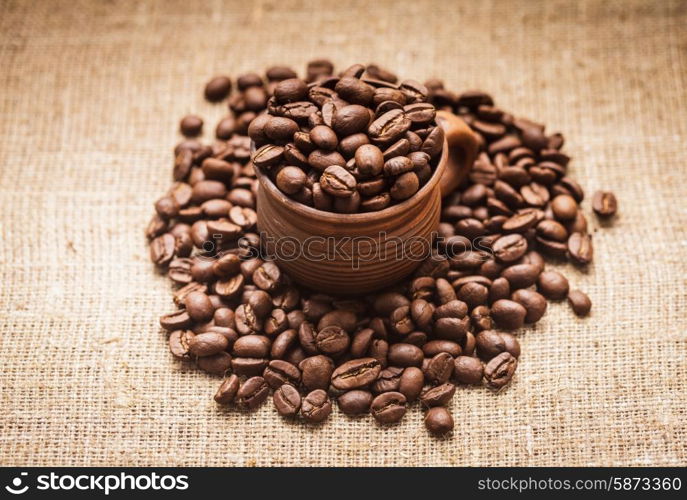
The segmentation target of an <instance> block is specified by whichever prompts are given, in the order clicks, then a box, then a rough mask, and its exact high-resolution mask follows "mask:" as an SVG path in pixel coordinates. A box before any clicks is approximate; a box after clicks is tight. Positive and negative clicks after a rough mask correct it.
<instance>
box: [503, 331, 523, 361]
mask: <svg viewBox="0 0 687 500" xmlns="http://www.w3.org/2000/svg"><path fill="white" fill-rule="evenodd" d="M500 335H501V338H502V339H503V342H504V344H505V346H506V352H509V353H510V354H511V356H513V357H514V358H519V357H520V342H518V339H517V338H515V335H512V334H510V333H505V332H501V333H500Z"/></svg>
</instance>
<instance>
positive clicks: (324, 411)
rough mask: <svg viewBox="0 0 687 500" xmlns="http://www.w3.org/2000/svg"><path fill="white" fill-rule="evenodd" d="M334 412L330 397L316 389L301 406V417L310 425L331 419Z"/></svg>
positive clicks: (304, 399) (306, 397)
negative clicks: (330, 416)
mask: <svg viewBox="0 0 687 500" xmlns="http://www.w3.org/2000/svg"><path fill="white" fill-rule="evenodd" d="M331 412H332V403H331V401H330V400H329V396H327V393H326V392H325V391H323V390H322V389H315V390H314V391H312V392H310V393H309V394H308V395H307V396H305V398H303V403H302V405H301V415H303V419H304V420H305V421H306V422H308V423H319V422H323V421H324V420H326V419H327V417H329V415H330V414H331Z"/></svg>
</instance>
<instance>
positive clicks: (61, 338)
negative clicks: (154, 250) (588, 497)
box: [0, 0, 687, 466]
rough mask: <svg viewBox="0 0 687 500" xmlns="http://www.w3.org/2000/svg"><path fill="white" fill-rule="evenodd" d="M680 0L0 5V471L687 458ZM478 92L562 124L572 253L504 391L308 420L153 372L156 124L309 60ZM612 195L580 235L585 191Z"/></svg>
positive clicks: (157, 364)
mask: <svg viewBox="0 0 687 500" xmlns="http://www.w3.org/2000/svg"><path fill="white" fill-rule="evenodd" d="M686 26H687V2H685V1H684V0H682V1H679V0H661V1H659V0H655V1H647V0H636V1H635V0H632V1H609V0H599V1H546V2H544V1H542V2H532V1H511V0H503V1H466V2H454V1H435V2H433V1H424V0H415V1H410V2H403V1H398V0H394V1H381V0H379V1H374V2H368V1H362V0H361V1H359V2H352V3H350V2H346V1H342V0H332V1H322V2H307V1H294V0H264V1H256V2H246V1H235V2H227V3H223V2H221V1H208V2H198V1H195V0H183V1H181V0H174V1H159V2H150V1H147V2H143V1H136V0H128V1H120V0H117V1H110V2H100V1H92V2H85V1H74V0H65V1H59V2H58V1H47V0H46V1H38V2H29V1H22V0H3V1H2V2H1V3H0V68H2V69H1V70H0V115H1V117H2V119H1V120H0V173H1V175H0V207H1V208H0V227H1V228H2V245H1V246H0V389H1V398H0V465H44V466H57V465H159V466H162V465H169V466H172V465H323V466H337V465H338V466H342V465H346V466H353V465H358V466H378V465H379V466H381V465H474V466H485V465H494V466H497V465H501V466H508V465H549V466H560V465H570V466H572V465H609V466H610V465H630V466H640V465H687V424H686V422H687V410H686V408H687V395H686V393H685V384H686V382H687V312H686V310H687V291H686V290H687V289H686V279H685V277H686V276H687V264H686V263H685V261H686V260H687V232H686V228H687V206H686V204H687V189H685V185H686V183H685V176H686V175H687V120H686V119H685V117H686V116H687V29H686V28H685V27H686ZM323 56H324V57H330V58H331V59H332V60H333V61H334V62H335V63H336V64H337V66H338V67H339V68H343V67H344V66H347V65H349V64H352V63H354V62H363V63H369V62H376V63H378V64H380V65H381V66H383V67H387V68H389V69H391V70H393V71H395V72H397V73H398V74H400V75H403V76H405V77H413V78H415V79H417V80H420V81H423V80H425V79H427V78H429V77H435V76H436V77H441V78H443V79H444V80H445V81H446V83H447V86H448V87H449V88H451V89H454V90H457V91H459V90H464V89H468V88H481V89H485V90H487V91H489V92H490V93H492V95H494V96H495V99H496V102H497V104H498V105H500V106H501V107H502V108H504V109H506V110H508V111H512V112H513V113H515V114H517V115H520V116H526V117H530V118H533V119H536V120H539V121H542V122H545V123H546V124H547V126H548V129H547V130H550V131H561V132H563V133H564V134H565V136H566V139H567V141H566V146H565V151H566V152H568V153H569V154H570V155H571V156H572V157H573V161H572V163H571V166H570V172H571V175H572V176H573V177H575V178H577V179H579V180H580V182H581V184H582V185H583V186H584V187H585V188H586V190H587V199H586V200H585V201H584V203H583V207H584V210H585V211H586V213H587V214H588V218H589V221H590V223H591V224H592V229H593V236H594V243H595V250H596V252H595V261H594V263H593V265H592V266H591V267H590V269H589V270H588V271H587V272H580V271H579V270H577V269H576V268H574V267H573V266H565V267H564V268H563V271H564V272H565V274H566V275H567V276H568V277H569V279H570V281H571V284H572V285H573V286H574V287H579V288H581V289H583V290H585V291H586V292H588V293H589V295H590V296H591V298H592V299H593V301H594V308H593V313H592V315H591V317H589V318H586V319H578V318H576V317H575V316H574V315H573V314H572V312H571V311H570V309H569V306H568V305H567V304H566V303H565V302H562V303H554V304H551V305H550V306H549V311H548V313H547V314H546V316H545V317H544V318H543V319H542V321H540V322H539V323H538V324H537V325H536V326H535V327H532V328H526V329H524V330H523V331H522V332H521V333H520V334H519V338H520V340H521V343H522V351H523V354H522V357H521V359H520V361H521V362H520V367H519V369H518V371H517V374H516V377H515V379H514V382H513V384H512V385H511V386H510V387H509V388H508V389H507V390H505V391H503V392H501V393H499V394H492V393H490V392H489V391H488V390H486V389H484V388H463V387H461V388H458V390H457V392H456V396H455V397H454V399H453V403H452V408H451V410H452V412H453V415H454V417H455V420H456V428H455V431H454V434H453V436H452V437H451V438H449V439H442V440H437V439H434V438H431V437H429V436H428V434H427V432H426V431H425V429H424V426H423V424H422V413H421V412H420V411H419V410H418V409H417V408H416V407H414V408H413V409H412V410H411V411H409V412H408V414H407V415H406V417H405V419H404V421H403V422H402V424H400V425H398V426H394V427H390V428H380V427H378V426H376V425H374V422H373V421H372V419H370V418H362V419H349V418H346V417H344V416H343V415H342V414H341V413H340V412H339V410H338V409H336V408H335V410H334V413H333V415H332V417H331V418H330V419H329V420H328V422H327V423H326V424H324V425H323V426H320V427H308V426H305V425H301V424H298V423H289V422H286V421H284V420H283V419H281V418H279V417H278V416H277V414H276V412H275V411H274V409H273V407H272V404H271V402H269V403H268V404H265V405H264V406H263V407H262V408H261V409H260V410H259V411H257V412H256V413H253V414H247V413H242V412H239V411H236V410H233V409H223V408H219V407H218V406H217V405H216V404H215V403H214V401H213V400H212V395H213V394H214V391H215V389H216V387H217V385H218V379H216V378H213V377H210V376H208V375H206V374H204V373H202V372H199V371H196V370H193V369H190V368H188V367H185V366H183V365H182V364H180V363H179V362H177V361H175V360H174V359H173V358H172V357H171V355H170V354H169V352H168V348H167V345H166V340H165V335H164V334H163V332H162V331H161V330H160V328H159V325H158V317H159V315H161V314H162V313H165V312H169V311H171V310H173V308H174V307H173V304H172V302H171V293H170V289H171V285H170V282H169V281H168V279H167V278H166V277H164V276H162V275H159V274H157V273H156V272H155V270H154V268H153V266H152V265H151V264H150V262H149V260H148V254H147V244H146V240H145V238H144V236H143V229H144V226H145V224H146V223H147V221H148V219H149V217H150V216H151V215H152V213H153V201H154V200H155V199H156V198H157V197H159V196H160V195H161V194H162V193H164V191H165V190H166V189H167V187H168V186H169V184H170V182H171V161H172V155H171V148H172V146H173V145H174V144H175V143H176V141H178V140H179V136H178V132H177V124H178V119H179V118H180V117H181V116H182V115H184V114H186V113H189V112H196V113H199V114H201V115H202V116H203V117H205V119H206V124H207V125H206V136H207V137H208V138H209V137H210V136H211V133H212V131H213V129H214V124H215V123H216V121H217V120H218V119H219V117H221V116H222V114H223V113H224V112H225V110H226V108H225V105H218V106H213V105H211V104H209V103H206V102H205V101H204V99H203V96H202V88H203V85H204V83H205V82H206V81H207V79H208V78H209V77H211V76H212V75H214V74H221V73H228V74H230V75H233V76H236V75H238V74H239V73H241V72H246V71H251V70H257V71H264V69H265V68H266V67H267V66H268V65H270V64H275V63H286V64H288V65H291V66H293V67H294V68H297V69H298V70H299V71H301V72H302V71H303V70H304V68H305V63H306V62H307V61H308V60H310V59H313V58H315V57H323ZM599 188H608V189H612V190H614V191H615V192H616V194H617V196H618V199H619V204H620V213H619V215H618V216H617V217H616V218H615V220H613V222H612V223H609V224H606V223H603V224H601V223H599V221H598V219H597V218H596V217H595V216H594V215H593V214H592V213H591V209H590V201H589V198H590V197H591V196H590V195H591V193H592V192H593V191H594V190H595V189H599Z"/></svg>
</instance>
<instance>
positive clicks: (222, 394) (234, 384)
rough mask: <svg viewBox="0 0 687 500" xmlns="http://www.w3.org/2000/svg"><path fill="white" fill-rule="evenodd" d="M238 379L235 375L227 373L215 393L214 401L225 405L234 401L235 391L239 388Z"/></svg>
mask: <svg viewBox="0 0 687 500" xmlns="http://www.w3.org/2000/svg"><path fill="white" fill-rule="evenodd" d="M239 385H240V381H239V378H238V377H237V376H236V375H233V374H232V375H229V376H228V377H227V378H226V379H224V380H223V381H222V384H221V385H220V386H219V389H217V392H216V393H215V401H216V402H217V403H219V404H222V405H226V404H229V403H233V402H234V398H235V397H236V393H237V392H238V390H239Z"/></svg>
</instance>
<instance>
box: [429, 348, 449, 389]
mask: <svg viewBox="0 0 687 500" xmlns="http://www.w3.org/2000/svg"><path fill="white" fill-rule="evenodd" d="M423 372H424V375H425V379H426V380H428V381H429V382H431V383H433V384H443V383H444V382H446V381H447V380H448V379H449V378H450V377H451V374H452V373H453V357H451V355H450V354H449V353H447V352H440V353H439V354H437V355H436V356H434V357H433V358H431V359H430V360H429V362H428V363H427V364H426V366H425V367H424V368H423Z"/></svg>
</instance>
